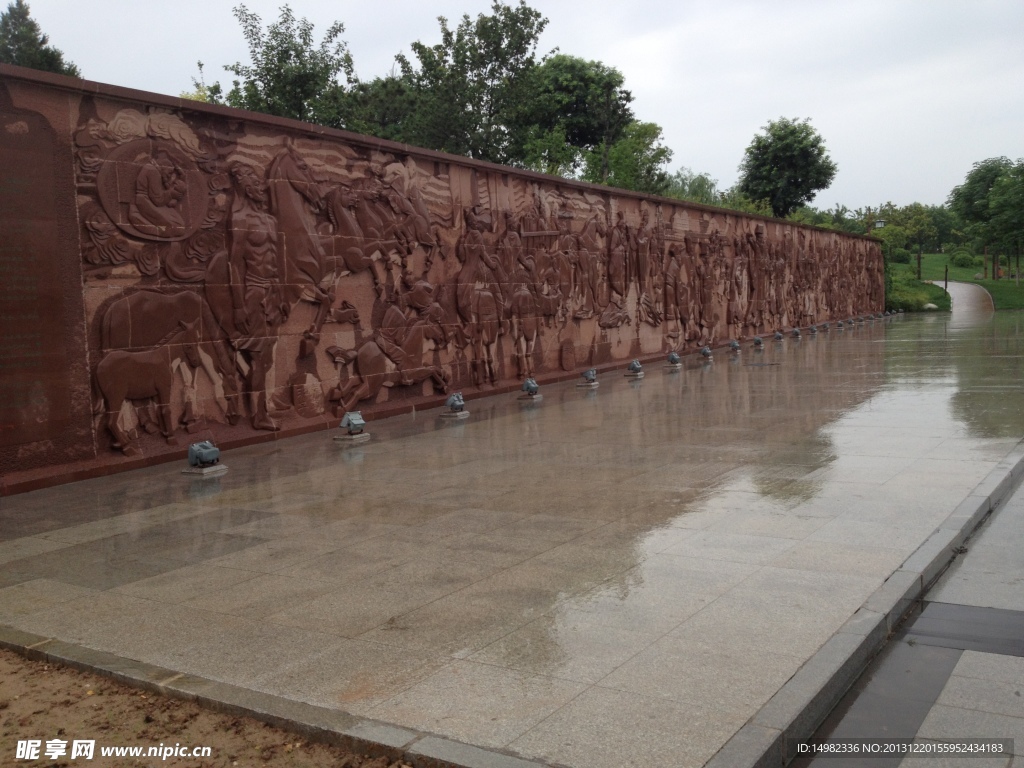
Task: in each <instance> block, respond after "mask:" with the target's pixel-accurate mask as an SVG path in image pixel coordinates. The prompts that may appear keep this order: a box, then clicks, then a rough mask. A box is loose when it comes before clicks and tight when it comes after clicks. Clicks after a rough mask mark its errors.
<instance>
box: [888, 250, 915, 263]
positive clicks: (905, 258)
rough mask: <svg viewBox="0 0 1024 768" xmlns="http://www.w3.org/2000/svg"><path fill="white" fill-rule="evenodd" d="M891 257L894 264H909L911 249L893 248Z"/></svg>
mask: <svg viewBox="0 0 1024 768" xmlns="http://www.w3.org/2000/svg"><path fill="white" fill-rule="evenodd" d="M889 258H890V259H891V261H892V262H893V263H894V264H909V263H910V251H908V250H907V249H906V248H893V249H892V255H891V256H890V257H889Z"/></svg>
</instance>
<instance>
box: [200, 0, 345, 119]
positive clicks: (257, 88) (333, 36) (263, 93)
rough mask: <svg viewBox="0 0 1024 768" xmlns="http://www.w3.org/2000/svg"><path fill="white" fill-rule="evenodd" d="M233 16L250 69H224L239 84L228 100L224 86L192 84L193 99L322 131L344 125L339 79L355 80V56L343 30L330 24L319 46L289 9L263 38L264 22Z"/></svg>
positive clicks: (241, 10)
mask: <svg viewBox="0 0 1024 768" xmlns="http://www.w3.org/2000/svg"><path fill="white" fill-rule="evenodd" d="M234 14H235V18H237V19H238V22H239V24H241V26H242V34H243V35H244V37H245V41H246V43H247V45H248V47H249V57H250V59H251V63H250V64H242V63H235V64H230V65H227V66H225V67H224V69H226V70H227V71H228V72H231V73H232V74H233V75H235V76H236V77H237V78H238V79H237V80H235V81H234V82H233V84H232V87H231V90H230V91H228V92H227V94H226V95H223V92H222V89H221V86H220V83H214V84H213V85H211V86H207V85H206V84H205V83H203V82H202V81H195V80H194V81H193V84H194V86H195V88H196V91H195V94H197V95H200V96H205V97H206V99H207V100H209V101H213V102H221V101H223V102H226V103H227V104H228V105H229V106H232V107H238V108H239V109H248V110H251V111H253V112H264V113H266V114H268V115H277V116H279V117H290V118H293V119H295V120H305V121H307V122H311V123H319V124H321V125H329V126H338V125H339V124H341V123H342V122H343V117H342V113H343V112H344V110H345V99H344V93H345V86H344V85H343V84H342V82H341V80H340V76H341V75H344V76H345V77H346V79H347V80H351V79H352V78H353V70H352V56H351V54H350V53H349V51H348V45H347V44H346V43H345V41H343V40H341V39H340V37H341V34H342V33H343V32H344V31H345V27H344V25H343V24H342V23H341V22H335V23H334V24H332V25H331V26H330V27H329V28H328V30H327V32H326V33H325V34H324V37H323V39H322V40H321V41H320V44H319V45H316V44H315V43H314V41H313V24H312V23H311V22H310V21H308V20H307V19H305V18H303V19H296V18H295V14H294V13H293V12H292V9H291V8H290V7H289V6H288V5H284V6H282V7H281V15H280V18H279V19H278V20H277V21H275V22H272V23H271V24H269V25H268V26H267V29H266V31H265V32H264V30H263V21H262V20H261V19H260V17H259V16H258V15H256V14H255V13H253V12H252V11H250V10H249V9H248V8H246V7H245V6H244V5H239V6H237V7H235V8H234ZM201 74H202V65H201V64H200V76H201ZM187 95H192V94H187Z"/></svg>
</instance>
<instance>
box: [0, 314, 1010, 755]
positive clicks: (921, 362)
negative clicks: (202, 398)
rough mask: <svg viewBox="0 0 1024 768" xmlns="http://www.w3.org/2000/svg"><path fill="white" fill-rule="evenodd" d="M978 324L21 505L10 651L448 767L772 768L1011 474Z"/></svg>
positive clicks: (743, 363)
mask: <svg viewBox="0 0 1024 768" xmlns="http://www.w3.org/2000/svg"><path fill="white" fill-rule="evenodd" d="M979 317H980V319H977V320H976V321H975V322H974V323H965V322H960V321H957V322H956V323H954V322H953V321H952V319H951V316H949V315H946V316H939V315H935V316H928V317H918V318H910V317H902V318H896V319H893V320H890V321H874V322H871V323H866V324H864V325H863V326H857V327H856V328H855V329H853V330H850V331H847V332H844V333H842V334H839V333H832V334H819V335H818V336H817V337H816V338H810V337H808V338H805V339H802V340H799V341H793V340H789V339H787V340H786V341H785V342H781V343H778V344H773V345H769V347H768V348H766V349H765V350H763V351H761V352H754V351H753V350H750V351H749V354H748V353H747V351H745V352H744V354H743V359H742V360H735V361H731V360H728V359H724V358H723V359H722V360H716V361H715V362H714V363H713V364H711V365H708V366H704V365H700V364H697V363H693V362H692V361H691V364H690V365H688V366H685V367H684V370H682V371H680V372H679V373H678V374H674V375H664V376H648V377H646V378H645V379H644V380H643V381H642V382H635V383H633V384H632V385H631V384H630V383H628V382H625V381H623V380H621V377H615V376H608V377H606V381H604V382H603V384H602V387H601V388H600V390H598V391H596V392H592V393H583V392H580V391H578V390H577V389H576V388H575V386H573V384H572V383H571V382H570V383H568V384H564V385H553V386H550V387H547V388H545V398H544V402H543V403H542V404H541V405H540V406H539V407H537V408H533V409H530V410H529V411H525V410H523V409H522V408H521V407H520V406H519V404H518V403H517V402H516V401H515V398H514V397H512V396H500V397H494V398H489V399H483V400H477V401H475V403H474V408H473V413H472V416H471V417H470V418H469V419H466V420H463V421H462V422H460V423H459V424H445V423H442V420H440V419H438V418H437V413H436V412H426V413H417V414H415V415H414V416H405V417H400V418H395V419H390V420H384V421H380V422H375V424H374V428H373V434H374V439H373V440H372V441H370V442H367V443H363V444H360V445H358V446H350V447H344V448H342V447H339V446H338V445H337V444H335V443H334V442H333V441H331V440H330V438H329V436H325V435H324V434H322V433H321V434H311V435H306V436H302V437H297V438H293V439H289V440H284V441H280V442H279V443H276V444H274V445H273V446H269V445H261V446H253V447H251V448H245V449H239V450H235V451H232V452H231V456H230V463H231V470H230V472H229V473H227V474H225V475H223V476H220V477H217V478H209V479H204V480H190V479H188V478H183V477H182V476H181V475H180V474H179V473H178V471H177V470H178V468H177V467H170V466H164V467H152V468H149V469H144V470H139V471H136V472H133V473H130V476H122V477H115V478H101V479H97V480H90V481H86V482H82V483H77V484H73V485H68V486H63V487H60V488H49V489H45V490H42V491H38V492H34V493H29V494H24V495H21V496H15V497H9V498H5V499H4V501H3V505H4V507H3V516H2V519H0V587H2V588H0V622H2V624H3V625H5V627H6V629H4V630H3V631H4V632H6V633H7V634H6V635H4V636H5V637H10V638H17V637H22V638H24V637H30V635H25V634H24V633H32V635H31V636H32V637H39V638H43V639H44V640H45V639H46V638H53V639H54V640H56V641H61V642H64V643H70V644H74V646H75V647H79V648H82V649H83V650H84V651H89V652H91V653H102V654H108V656H103V657H97V658H108V657H110V656H113V657H123V658H126V659H130V660H133V661H134V662H137V663H139V664H143V665H146V664H148V665H153V666H154V667H159V668H161V669H168V670H171V671H172V672H175V673H181V674H183V675H185V676H186V678H187V679H188V680H191V681H198V682H194V683H189V685H190V686H192V687H193V688H195V687H196V686H199V688H202V690H203V691H205V692H207V693H204V694H203V695H204V696H207V697H208V698H216V693H215V692H216V691H229V690H230V691H235V692H237V691H250V692H251V693H252V695H253V696H254V697H257V699H254V700H258V701H259V702H261V703H260V705H259V709H260V710H261V711H262V710H266V711H268V712H271V711H274V712H277V713H278V714H276V715H274V717H276V718H277V719H279V720H281V719H283V720H287V719H288V717H289V715H288V714H287V713H298V712H306V711H309V712H313V711H315V712H318V713H322V712H332V713H337V716H338V717H341V716H342V715H345V716H351V718H353V719H351V720H344V718H342V720H343V721H344V723H346V725H345V726H344V728H347V729H351V728H352V727H355V726H353V725H352V724H353V723H355V724H356V725H360V724H361V727H363V728H364V730H363V731H362V732H363V733H365V734H369V733H379V734H391V735H390V736H387V737H386V739H385V737H384V736H382V743H383V741H388V743H387V745H386V746H388V747H389V748H391V747H394V748H398V747H400V748H401V749H403V750H406V751H407V753H408V754H410V755H412V754H418V753H417V749H419V750H421V751H422V754H423V755H427V756H432V759H437V760H440V759H442V757H439V756H447V757H445V758H443V759H448V760H449V761H450V762H452V763H454V764H459V763H460V761H463V764H466V765H473V764H477V763H474V762H473V761H475V760H476V761H480V760H483V761H484V762H486V760H485V757H487V756H490V758H493V762H492V763H491V764H493V765H509V766H512V765H520V764H524V763H526V762H534V763H557V764H559V765H566V766H605V765H607V766H615V767H616V768H618V767H619V766H629V765H637V766H639V765H644V766H649V765H652V764H672V765H692V766H701V765H705V764H708V763H711V764H712V765H730V766H733V767H734V766H738V765H744V764H747V763H744V762H743V760H746V759H747V758H748V757H749V764H750V765H755V764H764V765H769V764H774V763H772V762H771V761H772V760H774V759H776V758H780V759H781V756H782V755H783V754H784V751H785V748H784V739H783V735H784V734H785V733H787V730H786V729H787V728H789V727H791V725H792V721H793V720H794V719H800V720H801V722H802V721H803V720H812V719H813V717H812V716H811V715H807V714H806V713H805V711H804V710H805V709H806V707H807V706H810V704H808V703H809V702H810V703H811V704H814V706H824V704H823V702H824V701H825V700H827V699H828V698H829V697H830V696H832V695H833V689H839V688H841V687H842V679H844V678H843V677H842V676H844V675H849V674H854V675H855V673H856V667H857V665H858V664H860V665H862V664H863V662H864V661H866V658H867V657H868V656H869V655H870V654H869V651H870V648H871V647H873V644H877V643H879V642H881V640H882V639H884V635H885V633H886V632H887V631H888V629H889V628H890V626H891V622H893V621H894V620H895V619H894V616H895V615H898V614H899V613H901V612H902V610H903V609H904V608H906V607H907V606H908V605H909V603H910V601H911V600H912V599H913V597H914V596H915V589H917V590H918V593H917V594H919V590H920V588H923V586H924V581H925V580H926V578H925V575H926V573H927V575H928V576H930V575H932V572H931V571H929V570H928V568H932V567H933V565H932V563H933V561H934V560H935V558H936V557H940V556H942V555H943V554H944V553H945V552H946V550H947V548H949V547H952V544H953V538H951V539H950V540H949V541H948V542H947V541H946V540H945V539H943V543H942V546H936V547H935V552H931V553H930V555H929V557H924V555H918V559H919V560H922V559H923V560H928V562H927V563H922V565H923V566H925V567H924V568H921V569H918V570H914V571H910V570H901V566H904V564H905V563H906V562H907V561H908V559H910V558H912V557H913V556H914V553H915V551H917V550H918V549H919V548H920V547H921V546H922V545H923V544H925V543H926V542H928V541H929V539H930V537H933V535H935V534H936V531H937V529H940V528H941V527H942V526H943V525H947V526H952V525H953V523H952V522H949V521H955V524H956V525H957V526H961V527H962V526H966V525H968V524H971V523H976V522H977V520H978V519H980V515H981V514H984V513H983V512H978V510H981V509H982V508H984V507H986V505H987V506H988V508H990V507H991V504H992V503H993V497H998V496H999V495H1000V494H1002V495H1005V494H1006V492H1008V490H1009V489H1010V488H1011V487H1012V482H1011V481H1009V480H1004V478H1011V480H1012V479H1013V473H1014V472H1015V471H1016V469H1017V467H1018V462H1019V459H1020V450H1019V448H1018V441H1019V439H1020V436H1021V435H1024V415H1022V414H1020V413H1018V409H1017V408H1016V406H1015V404H1014V403H1015V398H1019V395H1020V390H1021V387H1022V385H1021V382H1020V381H1019V380H1018V377H1017V375H1016V371H1017V370H1018V369H1019V363H1020V358H1021V357H1022V356H1024V346H1022V339H1021V337H1020V334H1019V332H1018V329H1017V325H1018V319H1017V318H1018V316H1016V315H997V316H995V317H994V318H993V317H992V316H979ZM995 352H998V360H997V359H996V358H995ZM972 499H973V501H972ZM76 504H81V505H82V507H83V510H82V511H79V512H76V511H75V510H76ZM965 504H966V505H967V506H971V504H973V507H972V509H971V510H967V509H966V508H965V507H964V505H965ZM55 510H58V511H59V510H68V512H67V516H66V520H65V519H64V517H62V514H60V513H58V512H55ZM986 511H987V509H986ZM8 521H11V524H10V525H8V524H7V522H8ZM946 530H954V529H953V528H947V529H946ZM957 530H958V529H957ZM1006 535H1007V537H1008V540H1009V537H1011V536H1012V535H1013V533H1012V532H1007V533H1006ZM943 536H945V534H943ZM940 538H942V537H941V536H940ZM954 538H955V535H954ZM932 541H933V542H934V541H938V539H932ZM995 546H998V545H997V544H994V545H993V547H995ZM995 551H996V550H995V549H993V552H995ZM950 556H952V555H950ZM914 563H915V561H911V565H914ZM946 578H947V579H950V580H951V579H952V578H953V577H952V576H947V577H946ZM947 583H949V584H952V581H947ZM949 588H950V589H952V588H953V586H950V587H949ZM865 606H867V608H865V610H861V609H862V607H865ZM859 611H860V612H859ZM18 632H21V633H22V634H20V635H19V634H17V633H18ZM9 644H12V645H17V644H18V643H17V642H15V641H14V640H11V641H10V643H9ZM98 666H102V665H98ZM837 675H839V677H837ZM186 678H183V679H186ZM204 681H205V682H204ZM787 686H788V687H787ZM169 687H172V688H173V686H169ZM178 688H179V689H180V690H181V691H182V692H184V691H185V690H186V688H187V686H178ZM196 690H198V688H196ZM965 690H966V689H965ZM822 691H824V692H825V693H824V694H822ZM840 693H841V691H840ZM181 695H185V694H184V693H181ZM231 695H232V697H234V698H233V699H232V701H235V702H238V701H243V700H244V697H240V696H241V695H240V694H236V693H232V694H231ZM260 697H262V698H260ZM274 702H278V703H279V704H280V706H278V705H277V704H274ZM773 702H774V703H773ZM299 705H302V707H306V708H307V709H302V707H300V706H299ZM232 706H235V704H233V705H232ZM239 706H240V705H239ZM943 706H947V705H943ZM950 706H954V705H950ZM954 708H955V706H954ZM773 712H774V713H775V715H774V716H773V717H775V719H772V717H769V716H768V715H771V713H773ZM759 713H762V714H763V716H762V717H761V719H760V720H758V719H757V717H758V715H759ZM764 713H767V714H764ZM787 713H788V714H787ZM268 716H269V715H268ZM294 716H295V717H299V715H294ZM1003 716H1005V715H1003ZM317 717H318V718H320V720H318V722H320V721H323V722H327V721H328V720H329V719H330V718H327V719H324V716H322V715H320V714H318V715H317ZM786 717H789V721H787V720H786ZM342 720H339V721H338V722H342ZM317 727H320V726H319V725H318V726H317ZM388 729H390V730H388ZM396 734H397V735H396ZM410 734H411V736H410ZM407 736H408V740H406V737H407ZM368 738H370V740H371V741H372V737H368ZM399 742H401V743H399ZM417 744H418V745H420V746H417ZM759 750H760V752H759ZM488 759H489V758H488ZM737 760H738V761H739V762H736V761H737ZM765 760H767V761H768V762H765ZM517 761H518V762H517ZM484 762H480V763H479V764H481V765H482V764H484Z"/></svg>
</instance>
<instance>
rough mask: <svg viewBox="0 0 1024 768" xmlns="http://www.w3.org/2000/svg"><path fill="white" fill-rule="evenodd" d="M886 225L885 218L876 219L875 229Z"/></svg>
mask: <svg viewBox="0 0 1024 768" xmlns="http://www.w3.org/2000/svg"><path fill="white" fill-rule="evenodd" d="M884 226H885V219H875V229H881V228H882V227H884Z"/></svg>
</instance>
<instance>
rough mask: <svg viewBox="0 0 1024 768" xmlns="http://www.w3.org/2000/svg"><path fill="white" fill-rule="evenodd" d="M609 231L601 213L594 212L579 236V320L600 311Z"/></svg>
mask: <svg viewBox="0 0 1024 768" xmlns="http://www.w3.org/2000/svg"><path fill="white" fill-rule="evenodd" d="M607 231H608V229H607V227H605V224H604V221H603V220H602V216H601V215H600V213H598V212H594V213H593V214H592V215H591V217H590V218H589V219H587V222H586V224H584V225H583V231H582V232H580V235H579V243H580V250H579V261H578V263H577V276H576V283H577V285H578V286H579V290H580V297H581V307H580V310H579V312H577V313H576V317H577V318H579V319H585V318H588V317H592V316H593V315H594V312H595V311H597V309H598V304H599V301H600V290H601V289H600V278H601V253H602V250H603V249H602V243H603V238H604V236H605V234H606V233H607Z"/></svg>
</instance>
